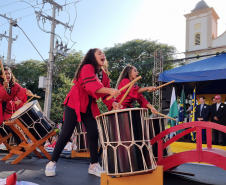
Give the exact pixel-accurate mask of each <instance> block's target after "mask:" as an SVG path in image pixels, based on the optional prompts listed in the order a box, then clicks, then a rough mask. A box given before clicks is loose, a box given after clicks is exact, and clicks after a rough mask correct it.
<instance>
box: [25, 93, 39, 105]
mask: <svg viewBox="0 0 226 185" xmlns="http://www.w3.org/2000/svg"><path fill="white" fill-rule="evenodd" d="M34 97H36V98H41V97H40V96H37V95H36V94H34V95H32V97H31V98H30V99H29V100H27V102H26V103H28V102H29V101H31V99H32V98H34Z"/></svg>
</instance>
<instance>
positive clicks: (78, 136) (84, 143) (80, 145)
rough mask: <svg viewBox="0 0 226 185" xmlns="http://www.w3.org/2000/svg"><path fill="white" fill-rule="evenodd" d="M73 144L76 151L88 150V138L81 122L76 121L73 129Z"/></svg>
mask: <svg viewBox="0 0 226 185" xmlns="http://www.w3.org/2000/svg"><path fill="white" fill-rule="evenodd" d="M74 135H75V144H76V146H77V148H76V151H87V150H88V139H87V132H86V129H85V126H84V125H83V123H82V122H78V123H77V125H76V127H75V130H74Z"/></svg>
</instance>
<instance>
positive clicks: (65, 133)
mask: <svg viewBox="0 0 226 185" xmlns="http://www.w3.org/2000/svg"><path fill="white" fill-rule="evenodd" d="M105 60H106V58H105V55H104V53H103V52H102V51H101V50H100V49H97V48H94V49H90V50H89V51H88V52H87V54H86V56H85V58H84V59H83V61H82V62H81V64H80V66H79V67H78V69H77V71H76V73H75V77H74V81H73V83H74V86H73V87H72V88H71V90H70V92H69V93H68V95H67V97H66V99H65V101H64V105H65V117H64V118H65V119H64V126H63V129H62V131H61V134H60V137H59V139H58V141H57V143H56V146H55V149H54V152H53V155H52V158H51V161H50V162H49V163H48V164H47V165H46V170H45V174H46V176H55V169H56V163H57V161H58V159H59V156H60V154H61V152H62V151H63V149H64V147H65V145H66V144H67V142H68V141H69V139H70V137H71V135H72V133H73V131H74V129H75V126H76V124H77V123H78V122H79V121H82V122H83V124H84V125H85V128H86V131H87V134H88V140H89V149H90V156H91V157H90V158H91V163H90V166H89V169H88V172H89V173H90V174H93V175H96V176H99V177H100V175H101V173H102V168H101V167H100V165H99V163H98V130H97V123H96V120H95V117H96V116H98V115H99V114H100V112H99V109H98V106H97V103H96V99H99V98H102V100H103V102H104V103H105V104H106V105H107V107H108V109H109V110H112V108H114V109H119V108H120V107H119V105H118V103H116V99H114V98H112V99H110V100H109V101H107V100H106V98H107V97H108V96H110V95H112V96H113V97H117V96H118V95H119V94H120V91H118V90H117V89H111V88H110V80H109V78H108V76H107V73H106V72H107V71H106V68H105V69H104V66H106V64H105Z"/></svg>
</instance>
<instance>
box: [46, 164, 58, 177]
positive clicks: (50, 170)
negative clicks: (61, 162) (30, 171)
mask: <svg viewBox="0 0 226 185" xmlns="http://www.w3.org/2000/svg"><path fill="white" fill-rule="evenodd" d="M55 170H56V162H52V161H50V162H49V163H48V164H47V165H46V170H45V174H46V176H47V177H52V176H55V175H56V172H55Z"/></svg>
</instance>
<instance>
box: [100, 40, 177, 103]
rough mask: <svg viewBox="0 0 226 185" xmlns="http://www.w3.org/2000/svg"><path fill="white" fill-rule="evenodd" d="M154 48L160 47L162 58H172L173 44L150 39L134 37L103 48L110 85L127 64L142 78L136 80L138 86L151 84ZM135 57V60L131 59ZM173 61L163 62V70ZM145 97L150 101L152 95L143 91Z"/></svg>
mask: <svg viewBox="0 0 226 185" xmlns="http://www.w3.org/2000/svg"><path fill="white" fill-rule="evenodd" d="M156 49H161V50H162V53H163V55H164V60H170V59H173V58H172V56H171V55H169V54H171V53H175V52H176V48H175V47H174V46H170V45H168V44H163V43H159V42H157V41H156V40H154V41H153V40H151V39H135V40H131V41H128V42H125V43H122V44H115V45H114V47H110V48H105V49H104V51H105V54H106V57H107V60H108V61H116V62H109V70H110V72H111V74H110V78H111V80H112V82H111V87H115V85H116V82H117V79H118V77H119V75H120V73H121V71H122V69H123V68H124V67H125V66H126V65H128V64H131V65H134V66H135V67H136V68H137V70H138V72H139V76H142V79H141V80H139V81H138V85H139V86H140V87H146V86H152V70H153V67H154V57H153V53H154V51H155V50H156ZM131 59H135V60H131ZM173 67H174V65H173V63H172V62H171V63H165V64H164V70H167V69H171V68H173ZM143 94H144V96H145V97H146V99H147V100H148V101H149V102H151V101H152V96H151V94H150V93H148V92H144V93H143Z"/></svg>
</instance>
